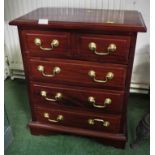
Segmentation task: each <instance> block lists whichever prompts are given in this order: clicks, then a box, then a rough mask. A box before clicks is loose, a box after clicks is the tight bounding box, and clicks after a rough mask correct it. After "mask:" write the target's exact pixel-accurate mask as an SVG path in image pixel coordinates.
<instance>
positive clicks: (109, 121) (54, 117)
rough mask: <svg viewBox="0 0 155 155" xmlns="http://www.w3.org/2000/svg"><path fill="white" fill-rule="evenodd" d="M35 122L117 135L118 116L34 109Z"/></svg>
mask: <svg viewBox="0 0 155 155" xmlns="http://www.w3.org/2000/svg"><path fill="white" fill-rule="evenodd" d="M35 111H36V117H37V121H38V122H41V123H46V124H49V125H52V124H54V125H60V126H70V127H76V128H83V129H90V130H99V131H103V132H113V133H118V132H119V131H120V124H121V123H120V122H121V121H120V120H121V116H120V115H98V114H95V115H94V114H92V113H88V112H87V113H86V112H80V113H79V112H77V111H65V110H58V109H54V108H52V109H49V108H41V107H40V108H36V109H35Z"/></svg>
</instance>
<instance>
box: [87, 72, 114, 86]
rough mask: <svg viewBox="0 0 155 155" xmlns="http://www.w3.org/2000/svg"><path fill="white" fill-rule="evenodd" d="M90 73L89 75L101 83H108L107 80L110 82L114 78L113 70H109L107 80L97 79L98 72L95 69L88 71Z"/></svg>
mask: <svg viewBox="0 0 155 155" xmlns="http://www.w3.org/2000/svg"><path fill="white" fill-rule="evenodd" d="M88 75H89V76H90V77H91V78H93V80H94V81H95V82H99V83H106V82H108V81H110V80H112V79H113V78H114V73H112V72H108V73H107V74H106V77H105V80H97V79H96V72H95V71H94V70H90V71H89V72H88Z"/></svg>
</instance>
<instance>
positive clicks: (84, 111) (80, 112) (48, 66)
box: [10, 8, 146, 148]
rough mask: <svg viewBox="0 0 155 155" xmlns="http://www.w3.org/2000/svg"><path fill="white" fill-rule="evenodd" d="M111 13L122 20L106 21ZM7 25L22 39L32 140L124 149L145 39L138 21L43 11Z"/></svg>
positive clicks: (134, 16)
mask: <svg viewBox="0 0 155 155" xmlns="http://www.w3.org/2000/svg"><path fill="white" fill-rule="evenodd" d="M109 12H110V13H112V14H113V15H118V14H120V15H121V16H116V17H115V16H113V18H110V19H109V18H108V14H109ZM120 18H121V19H120ZM42 19H44V23H42V22H41V21H43V20H42ZM45 21H46V22H45ZM10 25H17V26H18V31H19V39H20V45H21V52H22V57H23V63H24V70H25V75H26V79H27V81H28V92H29V102H30V107H31V114H32V121H31V122H30V123H29V127H30V131H31V133H32V134H35V135H40V134H42V135H49V134H54V133H68V134H76V135H82V136H87V137H91V138H95V139H97V140H99V141H101V142H103V143H104V144H109V145H113V146H115V147H120V148H123V147H124V146H125V142H126V140H127V127H126V124H127V123H126V122H127V116H126V115H127V100H128V93H129V85H130V79H131V72H132V65H133V59H134V51H135V45H136V37H137V32H145V31H146V27H145V24H144V22H143V19H142V17H141V14H140V13H139V12H137V11H114V10H113V11H110V10H90V9H73V8H72V9H65V8H39V9H37V10H35V11H32V12H30V13H28V14H26V15H24V16H22V17H19V18H17V19H15V20H13V21H11V22H10Z"/></svg>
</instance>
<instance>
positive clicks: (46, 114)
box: [44, 112, 64, 123]
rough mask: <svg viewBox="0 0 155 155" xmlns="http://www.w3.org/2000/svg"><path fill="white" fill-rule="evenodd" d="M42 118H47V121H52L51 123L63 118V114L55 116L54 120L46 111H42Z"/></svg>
mask: <svg viewBox="0 0 155 155" xmlns="http://www.w3.org/2000/svg"><path fill="white" fill-rule="evenodd" d="M44 118H47V119H48V121H49V122H52V123H58V122H60V121H63V120H64V116H63V115H58V116H57V118H56V120H54V119H50V117H49V113H47V112H45V113H44Z"/></svg>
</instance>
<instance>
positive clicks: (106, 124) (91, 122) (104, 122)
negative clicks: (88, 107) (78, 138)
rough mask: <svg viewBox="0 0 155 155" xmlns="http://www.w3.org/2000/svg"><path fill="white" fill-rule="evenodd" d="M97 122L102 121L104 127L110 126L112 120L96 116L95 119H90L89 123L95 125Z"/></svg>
mask: <svg viewBox="0 0 155 155" xmlns="http://www.w3.org/2000/svg"><path fill="white" fill-rule="evenodd" d="M95 121H96V122H101V123H102V125H103V126H104V127H109V126H110V122H109V121H104V120H103V119H99V118H95V119H88V124H89V125H95Z"/></svg>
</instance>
